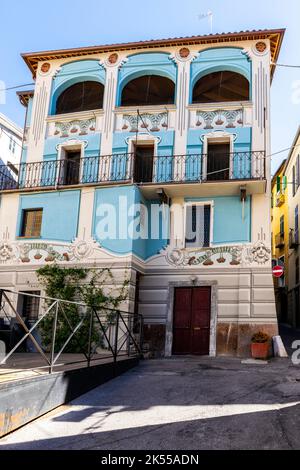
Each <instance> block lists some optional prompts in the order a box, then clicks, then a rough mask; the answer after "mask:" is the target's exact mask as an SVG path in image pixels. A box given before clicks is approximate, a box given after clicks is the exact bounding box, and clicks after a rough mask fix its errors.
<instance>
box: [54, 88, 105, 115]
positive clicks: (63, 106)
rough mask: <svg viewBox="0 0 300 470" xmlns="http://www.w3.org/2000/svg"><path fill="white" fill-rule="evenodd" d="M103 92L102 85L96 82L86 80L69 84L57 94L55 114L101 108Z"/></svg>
mask: <svg viewBox="0 0 300 470" xmlns="http://www.w3.org/2000/svg"><path fill="white" fill-rule="evenodd" d="M103 93H104V86H103V85H102V84H101V83H98V82H93V81H87V82H80V83H76V84H75V85H71V86H70V87H69V88H67V89H66V90H65V91H63V92H62V93H61V95H59V97H58V99H57V102H56V111H55V114H64V113H76V112H79V111H90V110H91V109H101V108H102V107H103Z"/></svg>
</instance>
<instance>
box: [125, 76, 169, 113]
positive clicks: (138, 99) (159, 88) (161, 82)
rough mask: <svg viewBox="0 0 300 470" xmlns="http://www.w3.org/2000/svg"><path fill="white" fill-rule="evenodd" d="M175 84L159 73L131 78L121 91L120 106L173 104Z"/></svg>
mask: <svg viewBox="0 0 300 470" xmlns="http://www.w3.org/2000/svg"><path fill="white" fill-rule="evenodd" d="M174 99H175V84H174V82H172V80H170V79H169V78H165V77H161V76H159V75H144V76H143V77H139V78H135V79H133V80H131V81H130V82H129V83H127V85H125V87H124V88H123V91H122V97H121V106H145V105H158V104H174Z"/></svg>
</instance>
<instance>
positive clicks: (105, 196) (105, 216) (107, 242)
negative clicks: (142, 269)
mask: <svg viewBox="0 0 300 470" xmlns="http://www.w3.org/2000/svg"><path fill="white" fill-rule="evenodd" d="M120 198H121V199H120ZM140 204H144V205H145V207H146V209H147V210H148V212H146V217H147V220H146V221H145V225H144V232H143V235H142V236H140V235H139V233H140V232H141V226H140V223H139V219H138V217H139V215H140ZM150 204H151V201H145V200H144V198H143V196H142V195H141V193H140V190H139V189H138V188H137V187H136V186H132V185H131V186H119V187H114V188H101V189H96V191H95V200H94V211H93V225H92V236H93V237H94V238H95V240H97V241H98V242H99V243H100V244H101V246H102V247H103V248H105V249H106V250H108V251H110V252H112V253H115V254H119V255H124V254H130V253H134V254H135V255H136V256H139V257H140V258H141V259H146V258H148V257H150V256H153V255H155V254H157V253H158V252H159V251H160V250H161V249H163V247H164V246H166V244H167V239H166V238H162V235H163V230H162V214H160V215H159V223H160V227H159V230H158V232H157V233H158V235H159V238H158V239H153V240H152V239H151V238H150V237H151V213H150ZM155 204H156V205H157V204H158V202H157V201H155ZM134 205H136V207H135V206H134ZM112 207H113V208H114V209H112ZM131 207H132V210H133V211H132V212H130V211H129V209H130V208H131ZM119 208H120V210H119ZM135 210H136V212H135ZM136 216H138V217H136ZM112 220H116V225H115V226H114V225H113V224H112V222H111V221H112ZM134 221H136V232H137V237H136V239H134V237H133V233H134V230H133V228H134V223H135V222H134ZM110 224H112V225H110ZM166 227H167V228H166V232H168V225H167V226H166ZM153 232H154V230H153ZM101 234H102V236H101ZM103 235H104V236H103Z"/></svg>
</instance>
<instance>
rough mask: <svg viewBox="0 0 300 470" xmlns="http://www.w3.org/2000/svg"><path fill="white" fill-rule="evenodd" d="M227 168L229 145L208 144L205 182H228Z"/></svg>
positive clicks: (228, 164)
mask: <svg viewBox="0 0 300 470" xmlns="http://www.w3.org/2000/svg"><path fill="white" fill-rule="evenodd" d="M229 168H230V146H229V144H209V145H208V151H207V180H208V181H217V180H228V179H229Z"/></svg>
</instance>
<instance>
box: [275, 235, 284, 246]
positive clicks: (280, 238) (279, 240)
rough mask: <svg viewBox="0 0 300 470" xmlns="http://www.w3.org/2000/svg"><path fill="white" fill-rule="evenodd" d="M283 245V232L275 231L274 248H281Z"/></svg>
mask: <svg viewBox="0 0 300 470" xmlns="http://www.w3.org/2000/svg"><path fill="white" fill-rule="evenodd" d="M284 245H285V243H284V233H277V235H275V247H276V248H283V247H284Z"/></svg>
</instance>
